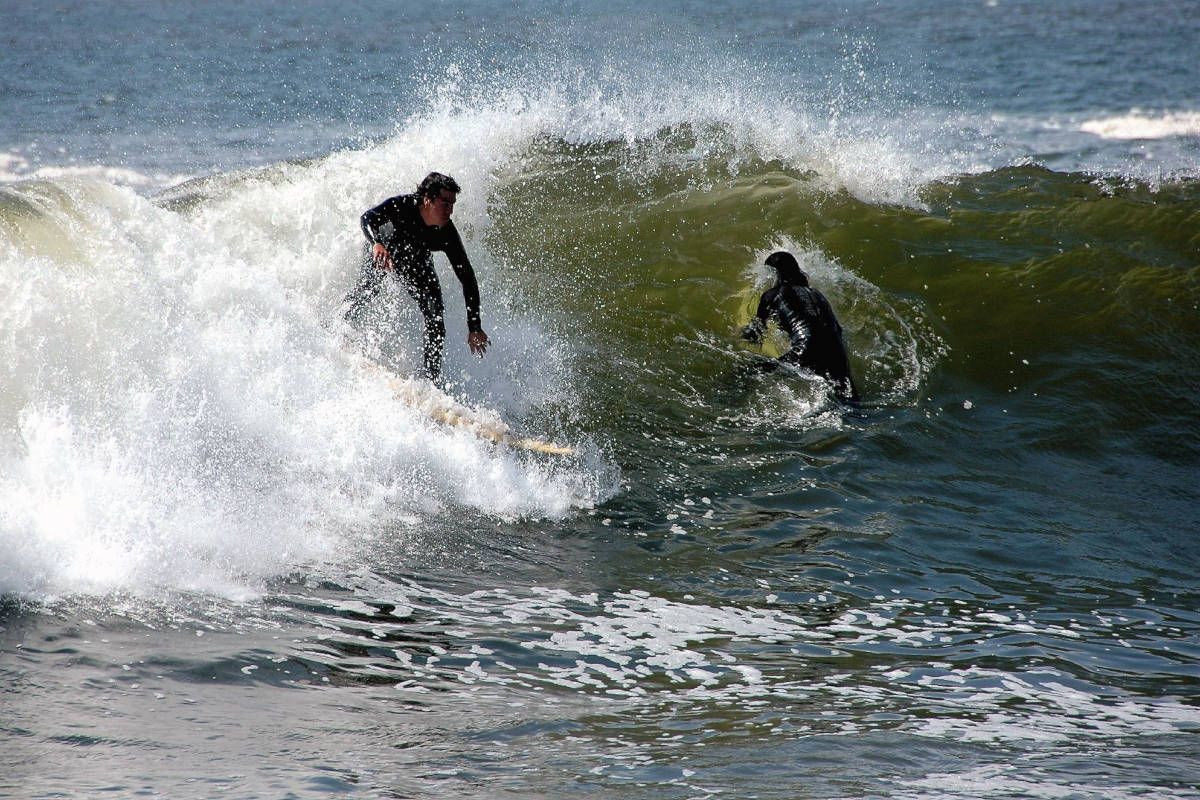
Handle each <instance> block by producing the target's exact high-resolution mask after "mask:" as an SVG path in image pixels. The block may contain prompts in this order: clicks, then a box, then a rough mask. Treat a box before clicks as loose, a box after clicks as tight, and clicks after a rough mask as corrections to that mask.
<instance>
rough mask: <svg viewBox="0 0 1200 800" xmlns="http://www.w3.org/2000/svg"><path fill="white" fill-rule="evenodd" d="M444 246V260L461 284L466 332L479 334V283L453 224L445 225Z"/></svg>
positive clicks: (481, 327)
mask: <svg viewBox="0 0 1200 800" xmlns="http://www.w3.org/2000/svg"><path fill="white" fill-rule="evenodd" d="M445 245H446V250H445V252H446V258H448V259H449V260H450V266H451V267H453V268H454V274H455V275H456V276H457V277H458V281H459V283H461V284H462V288H463V302H464V303H465V304H466V306H467V330H469V331H471V332H472V333H479V332H480V331H482V330H483V323H482V322H481V321H480V318H479V282H478V281H477V280H476V279H475V269H474V268H473V267H472V266H471V260H470V259H469V258H467V250H466V248H464V247H463V243H462V238H461V237H460V236H459V235H458V229H457V228H455V227H454V223H453V222H451V223H448V224H447V225H446V241H445Z"/></svg>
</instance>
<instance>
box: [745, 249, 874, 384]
mask: <svg viewBox="0 0 1200 800" xmlns="http://www.w3.org/2000/svg"><path fill="white" fill-rule="evenodd" d="M766 263H767V266H769V267H771V268H772V269H774V270H775V274H776V275H777V276H778V280H777V281H776V283H775V285H774V286H772V287H771V288H770V289H768V290H767V291H766V292H764V293H763V295H762V298H761V299H760V300H759V302H758V311H757V313H755V315H754V319H753V320H751V321H750V324H749V325H747V326H746V327H745V328H744V329H743V330H742V338H744V339H746V340H747V341H750V342H754V343H756V344H757V343H758V342H760V341H762V335H763V333H764V332H765V331H766V329H767V322H768V320H770V319H771V318H772V317H774V318H775V320H776V321H777V322H778V324H779V327H780V328H782V329H783V331H784V333H786V334H787V335H788V338H789V339H791V343H792V346H791V349H790V350H788V351H787V352H786V353H784V354H783V355H782V356H780V357H779V360H780V361H782V362H784V363H786V364H795V365H797V366H800V367H803V368H805V369H808V370H811V371H812V372H815V373H816V374H818V375H820V376H822V377H824V378H826V379H828V380H829V381H830V382H831V383H832V384H833V388H834V391H835V392H836V393H837V396H838V397H839V398H840V399H841V400H850V401H857V400H858V399H859V393H858V387H857V386H856V385H855V384H854V378H853V377H852V376H851V374H850V359H849V357H848V356H847V355H846V345H845V343H844V342H843V341H842V326H841V324H840V323H839V322H838V321H837V317H836V316H834V314H833V309H832V308H831V307H830V305H829V301H828V300H826V299H825V295H823V294H821V293H820V292H819V291H817V290H816V289H814V288H812V287H811V286H809V285H808V276H807V275H805V274H804V272H803V271H802V270H801V269H800V265H799V264H798V263H797V262H796V258H795V256H793V255H792V254H791V253H789V252H787V251H785V250H780V251H778V252H775V253H772V254H771V255H769V256H768V257H767V261H766Z"/></svg>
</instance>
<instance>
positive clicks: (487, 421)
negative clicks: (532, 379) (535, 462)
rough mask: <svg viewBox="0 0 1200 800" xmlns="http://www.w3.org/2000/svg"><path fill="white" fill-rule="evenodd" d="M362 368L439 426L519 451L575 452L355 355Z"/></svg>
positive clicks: (418, 380)
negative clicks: (519, 432)
mask: <svg viewBox="0 0 1200 800" xmlns="http://www.w3.org/2000/svg"><path fill="white" fill-rule="evenodd" d="M359 359H360V361H361V363H362V366H363V369H365V370H367V371H370V372H373V373H376V374H378V375H379V376H380V377H382V378H383V379H384V380H385V381H386V382H387V385H388V388H389V389H391V390H392V394H393V395H395V397H396V399H397V400H399V401H400V402H402V403H404V404H405V405H407V406H409V407H411V408H414V409H416V410H418V411H420V412H421V413H423V414H425V415H426V416H428V417H429V418H430V419H432V420H434V421H435V422H438V423H440V424H442V425H451V426H453V427H456V428H463V429H465V430H468V431H470V432H471V433H473V434H474V435H476V436H478V437H479V438H480V439H486V440H487V441H490V442H496V443H497V444H502V445H505V446H507V447H515V448H517V449H519V450H529V451H530V452H534V453H547V454H549V455H555V456H569V455H574V454H575V448H573V447H568V446H566V445H561V444H555V443H554V442H548V441H546V440H544V439H537V438H533V437H528V436H519V435H517V434H515V433H513V432H512V430H511V429H510V428H509V427H508V425H507V424H506V423H505V422H504V421H503V420H502V419H500V415H499V414H497V413H496V412H495V411H492V410H491V409H481V408H472V407H470V406H467V405H464V404H463V403H461V402H459V401H458V400H456V399H454V398H453V397H451V396H450V395H448V394H446V393H445V392H443V391H442V390H441V389H439V388H438V387H436V386H434V385H433V384H432V383H430V382H429V381H427V380H424V379H421V378H402V377H400V376H399V375H397V374H396V373H394V372H392V371H391V370H389V369H387V368H385V367H383V366H381V365H379V364H376V363H375V362H373V361H370V360H368V359H366V358H362V357H359Z"/></svg>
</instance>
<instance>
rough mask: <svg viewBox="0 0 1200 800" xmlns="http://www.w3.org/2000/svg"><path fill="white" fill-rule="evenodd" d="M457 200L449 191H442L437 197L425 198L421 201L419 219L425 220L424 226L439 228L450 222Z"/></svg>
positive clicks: (456, 196)
mask: <svg viewBox="0 0 1200 800" xmlns="http://www.w3.org/2000/svg"><path fill="white" fill-rule="evenodd" d="M457 199H458V195H456V194H455V193H454V192H452V191H450V190H449V189H443V190H442V191H441V192H440V193H439V194H438V195H437V197H426V198H425V199H424V200H422V201H421V219H423V220H425V224H426V225H432V226H434V227H435V228H440V227H441V226H443V225H445V224H446V223H447V222H449V221H450V215H451V214H453V213H454V201H455V200H457Z"/></svg>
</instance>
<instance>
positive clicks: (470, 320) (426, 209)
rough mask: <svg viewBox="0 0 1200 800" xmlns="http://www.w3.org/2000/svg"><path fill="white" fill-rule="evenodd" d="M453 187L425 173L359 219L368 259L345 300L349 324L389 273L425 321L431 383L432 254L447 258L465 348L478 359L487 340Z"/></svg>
mask: <svg viewBox="0 0 1200 800" xmlns="http://www.w3.org/2000/svg"><path fill="white" fill-rule="evenodd" d="M459 191H460V190H459V187H458V183H457V182H455V180H454V179H453V178H451V177H450V176H449V175H443V174H441V173H440V172H431V173H429V174H428V175H427V176H425V179H424V180H423V181H421V185H420V186H418V187H417V191H416V192H415V193H414V194H402V195H397V196H396V197H391V198H388V199H387V200H384V201H383V202H382V203H380V204H379V205H377V206H375V207H374V208H372V209H370V210H369V211H367V212H366V213H364V214H363V215H362V219H361V225H362V231H363V234H364V235H365V236H366V237H367V241H368V242H370V252H369V253H368V254H367V256H368V257H365V258H364V259H363V265H362V272H361V274H360V275H359V278H358V283H357V284H356V285H355V287H354V289H353V291H351V292H350V294H349V295H347V297H346V302H347V303H349V308H348V309H347V311H346V314H345V318H346V320H347V321H350V322H355V321H357V319H358V318H359V316H360V314H361V313H362V310H363V308H364V307H365V306H366V305H367V304H368V303H369V302H370V301H371V300H372V299H373V298H374V297H375V296H376V295H378V294H379V291H380V289H381V288H382V286H383V279H384V275H385V274H387V273H391V274H392V276H393V277H395V278H396V279H397V280H399V281H400V283H401V284H402V285H403V286H404V288H405V289H406V290H407V291H408V293H409V294H410V295H411V296H412V298H413V299H414V300H416V301H417V306H418V307H419V308H420V309H421V315H422V316H423V317H424V318H425V341H424V345H423V353H422V355H423V359H422V362H423V364H422V366H423V373H424V376H425V377H426V378H429V379H430V380H433V381H437V380H438V379H439V378H440V376H441V373H442V345H443V343H444V342H445V340H446V323H445V319H444V318H445V306H444V305H443V303H442V286H441V284H440V283H439V282H438V276H437V272H436V271H435V270H434V268H433V251H435V250H438V251H441V252H443V253H445V254H446V257H447V258H449V259H450V266H452V267H453V268H454V274H455V275H456V276H457V277H458V280H459V282H460V283H462V287H463V299H464V300H465V301H466V306H467V331H468V333H467V346H468V347H470V348H471V352H472V353H475V354H477V355H479V356H482V355H483V354H484V352H486V351H487V348H488V337H487V334H486V333H484V332H483V326H482V324H481V323H480V320H479V284H478V282H477V281H476V280H475V270H474V269H472V267H471V262H470V260H469V259H468V258H467V251H466V250H465V249H464V248H463V244H462V239H461V238H460V237H459V235H458V230H457V229H456V228H455V227H454V223H453V222H451V221H450V215H451V214H452V213H454V201H455V200H456V199H457V198H458V193H459Z"/></svg>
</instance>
